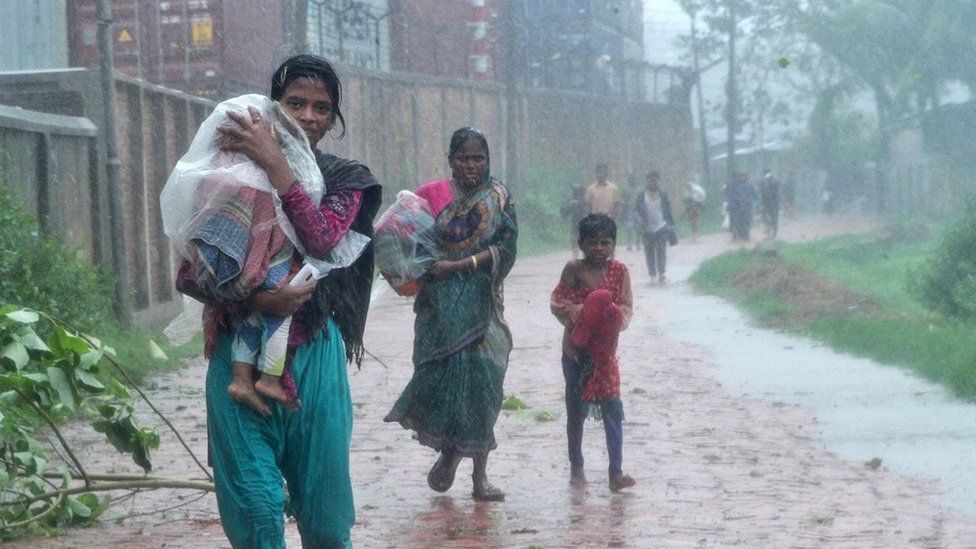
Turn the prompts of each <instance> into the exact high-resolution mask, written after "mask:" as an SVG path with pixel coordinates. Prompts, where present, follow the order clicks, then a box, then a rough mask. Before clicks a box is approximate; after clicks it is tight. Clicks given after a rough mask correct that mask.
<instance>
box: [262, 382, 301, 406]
mask: <svg viewBox="0 0 976 549" xmlns="http://www.w3.org/2000/svg"><path fill="white" fill-rule="evenodd" d="M254 390H255V391H257V392H258V394H259V395H261V396H266V397H268V398H270V399H274V400H277V401H278V402H280V403H281V405H282V406H284V407H286V408H288V409H290V410H297V409H298V407H299V406H301V403H300V402H299V401H298V400H297V399H296V400H291V399H289V398H288V393H286V392H285V386H284V385H282V384H281V376H271V375H268V374H261V377H260V378H259V379H258V381H257V382H256V383H255V384H254Z"/></svg>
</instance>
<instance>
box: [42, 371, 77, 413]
mask: <svg viewBox="0 0 976 549" xmlns="http://www.w3.org/2000/svg"><path fill="white" fill-rule="evenodd" d="M47 377H48V379H50V381H51V386H52V387H54V390H55V391H57V392H58V398H59V399H60V400H61V402H62V403H64V405H65V406H67V407H68V409H69V410H74V409H75V395H74V391H72V390H71V382H70V381H68V376H67V375H65V373H64V371H63V370H61V369H60V368H55V367H53V366H49V367H48V369H47Z"/></svg>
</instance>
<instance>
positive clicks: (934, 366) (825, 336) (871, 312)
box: [691, 230, 976, 399]
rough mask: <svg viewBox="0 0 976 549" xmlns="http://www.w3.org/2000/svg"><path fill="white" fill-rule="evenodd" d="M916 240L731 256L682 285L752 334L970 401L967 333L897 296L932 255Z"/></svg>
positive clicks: (913, 236) (885, 234)
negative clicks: (772, 335)
mask: <svg viewBox="0 0 976 549" xmlns="http://www.w3.org/2000/svg"><path fill="white" fill-rule="evenodd" d="M920 232H922V231H909V232H905V231H896V232H895V233H892V232H891V231H890V230H883V231H877V232H872V233H868V234H865V235H855V236H851V235H848V236H842V237H836V238H828V239H825V240H821V241H818V242H814V243H810V244H798V245H786V246H783V247H782V248H780V249H779V254H778V256H773V257H762V256H760V255H757V254H754V253H752V252H749V251H737V252H732V253H728V254H725V255H722V256H719V257H717V258H714V259H712V260H710V261H707V262H706V263H704V264H703V265H702V266H701V267H700V268H699V270H698V271H697V272H696V273H695V274H694V275H693V276H692V277H691V281H692V283H693V284H694V285H695V286H696V287H697V288H699V289H701V290H703V291H705V292H708V293H712V294H715V295H719V296H722V297H725V298H727V299H729V300H730V301H733V302H735V303H736V304H738V305H740V306H741V307H742V308H743V310H745V311H746V313H747V314H748V315H749V316H751V317H752V318H754V319H756V320H757V321H758V322H759V323H760V324H762V325H766V326H772V327H776V328H782V329H786V330H789V331H792V332H795V333H800V334H803V335H806V336H809V337H812V338H814V339H817V340H819V341H823V342H824V343H827V344H828V345H830V346H831V347H833V348H835V349H837V350H840V351H844V352H847V353H850V354H853V355H856V356H861V357H866V358H871V359H874V360H877V361H879V362H882V363H886V364H893V365H897V366H900V367H904V368H906V369H908V370H910V371H912V372H914V373H915V374H916V375H919V376H921V377H923V378H925V379H928V380H931V381H934V382H937V383H941V384H943V385H945V386H946V387H948V388H949V389H951V390H952V392H953V393H955V394H956V395H957V396H959V397H961V398H966V399H976V335H974V333H976V332H974V328H973V327H972V326H969V325H965V324H962V323H960V322H957V321H948V320H945V319H943V318H941V317H939V316H936V315H933V314H932V313H930V312H928V311H926V310H925V309H924V308H922V306H921V305H920V304H919V303H918V302H917V301H916V300H915V299H914V298H913V296H912V295H911V294H910V293H909V291H908V289H907V282H908V279H909V277H910V276H911V275H912V273H913V272H914V271H915V270H916V269H918V268H919V267H920V266H921V265H922V264H923V263H924V262H925V261H926V259H927V258H928V257H929V256H930V254H931V252H932V251H933V250H934V248H935V246H936V243H935V242H934V241H931V240H928V239H924V238H920V237H919V234H918V233H920Z"/></svg>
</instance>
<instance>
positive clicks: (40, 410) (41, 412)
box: [14, 387, 91, 486]
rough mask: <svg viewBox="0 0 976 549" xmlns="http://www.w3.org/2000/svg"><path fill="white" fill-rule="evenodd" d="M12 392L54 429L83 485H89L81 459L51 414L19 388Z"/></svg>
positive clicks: (89, 480)
mask: <svg viewBox="0 0 976 549" xmlns="http://www.w3.org/2000/svg"><path fill="white" fill-rule="evenodd" d="M14 392H16V393H17V394H18V395H20V398H22V399H24V402H26V403H27V404H29V405H30V407H31V408H33V409H34V411H35V412H37V415H39V416H41V419H43V420H44V421H45V422H46V423H47V424H48V425H49V426H50V427H51V429H52V430H54V436H56V437H58V440H59V441H60V442H61V446H62V447H64V451H65V452H68V457H69V458H71V461H72V462H74V464H75V467H77V468H78V474H80V475H81V477H82V480H84V481H85V485H86V486H90V485H91V479H90V478H88V473H87V472H85V468H84V467H83V466H82V465H81V461H80V460H79V459H78V456H76V455H75V453H74V452H73V451H71V446H69V445H68V441H67V440H65V439H64V436H63V435H62V434H61V431H60V430H59V429H58V425H57V424H56V423H55V422H54V420H53V419H52V418H51V416H49V415H47V412H45V411H44V409H43V408H41V407H40V406H38V405H37V403H36V402H34V401H33V400H32V399H31V398H30V397H28V396H27V395H25V394H24V392H23V391H21V390H20V389H18V388H16V387H14Z"/></svg>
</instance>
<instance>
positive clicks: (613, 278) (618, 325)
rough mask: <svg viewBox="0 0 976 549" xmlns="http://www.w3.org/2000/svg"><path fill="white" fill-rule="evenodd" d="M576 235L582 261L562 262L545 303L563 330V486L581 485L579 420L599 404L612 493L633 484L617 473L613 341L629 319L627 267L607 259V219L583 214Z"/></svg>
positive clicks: (619, 406)
mask: <svg viewBox="0 0 976 549" xmlns="http://www.w3.org/2000/svg"><path fill="white" fill-rule="evenodd" d="M579 233H580V248H582V250H583V259H582V261H570V262H569V263H567V264H566V267H564V268H563V273H562V276H561V277H560V279H559V284H558V285H557V286H556V289H554V290H553V291H552V301H551V302H550V310H551V311H552V314H554V315H556V318H557V319H558V320H559V322H560V323H561V324H562V325H563V326H565V331H564V333H563V358H562V363H563V376H564V378H565V380H566V435H567V438H568V443H569V444H568V446H569V465H570V475H569V482H570V484H572V485H574V486H576V487H582V486H583V485H585V484H586V474H585V473H584V470H583V448H582V446H583V421H584V420H585V419H586V416H587V414H588V409H589V407H590V406H599V407H600V412H599V413H600V417H601V418H602V419H603V430H604V432H605V434H606V439H607V453H608V454H609V455H610V467H609V471H608V472H609V481H610V489H611V490H613V491H614V492H616V491H618V490H620V489H623V488H629V487H631V486H633V485H634V484H635V482H634V479H633V478H631V476H630V475H627V474H624V472H623V436H624V435H623V419H624V406H623V403H622V402H621V400H620V367H619V364H618V362H617V339H618V337H619V335H620V332H621V330H624V329H625V328H626V327H627V323H628V322H629V321H630V317H631V314H632V312H633V306H634V297H633V293H632V292H631V289H630V275H629V274H628V273H627V267H625V266H624V264H623V263H620V262H619V261H616V260H614V259H611V258H612V257H613V250H614V247H615V246H616V243H617V227H616V225H615V224H614V222H613V220H612V219H610V218H609V217H607V216H606V215H602V214H593V215H588V216H586V217H584V218H583V220H582V221H580V229H579Z"/></svg>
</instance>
